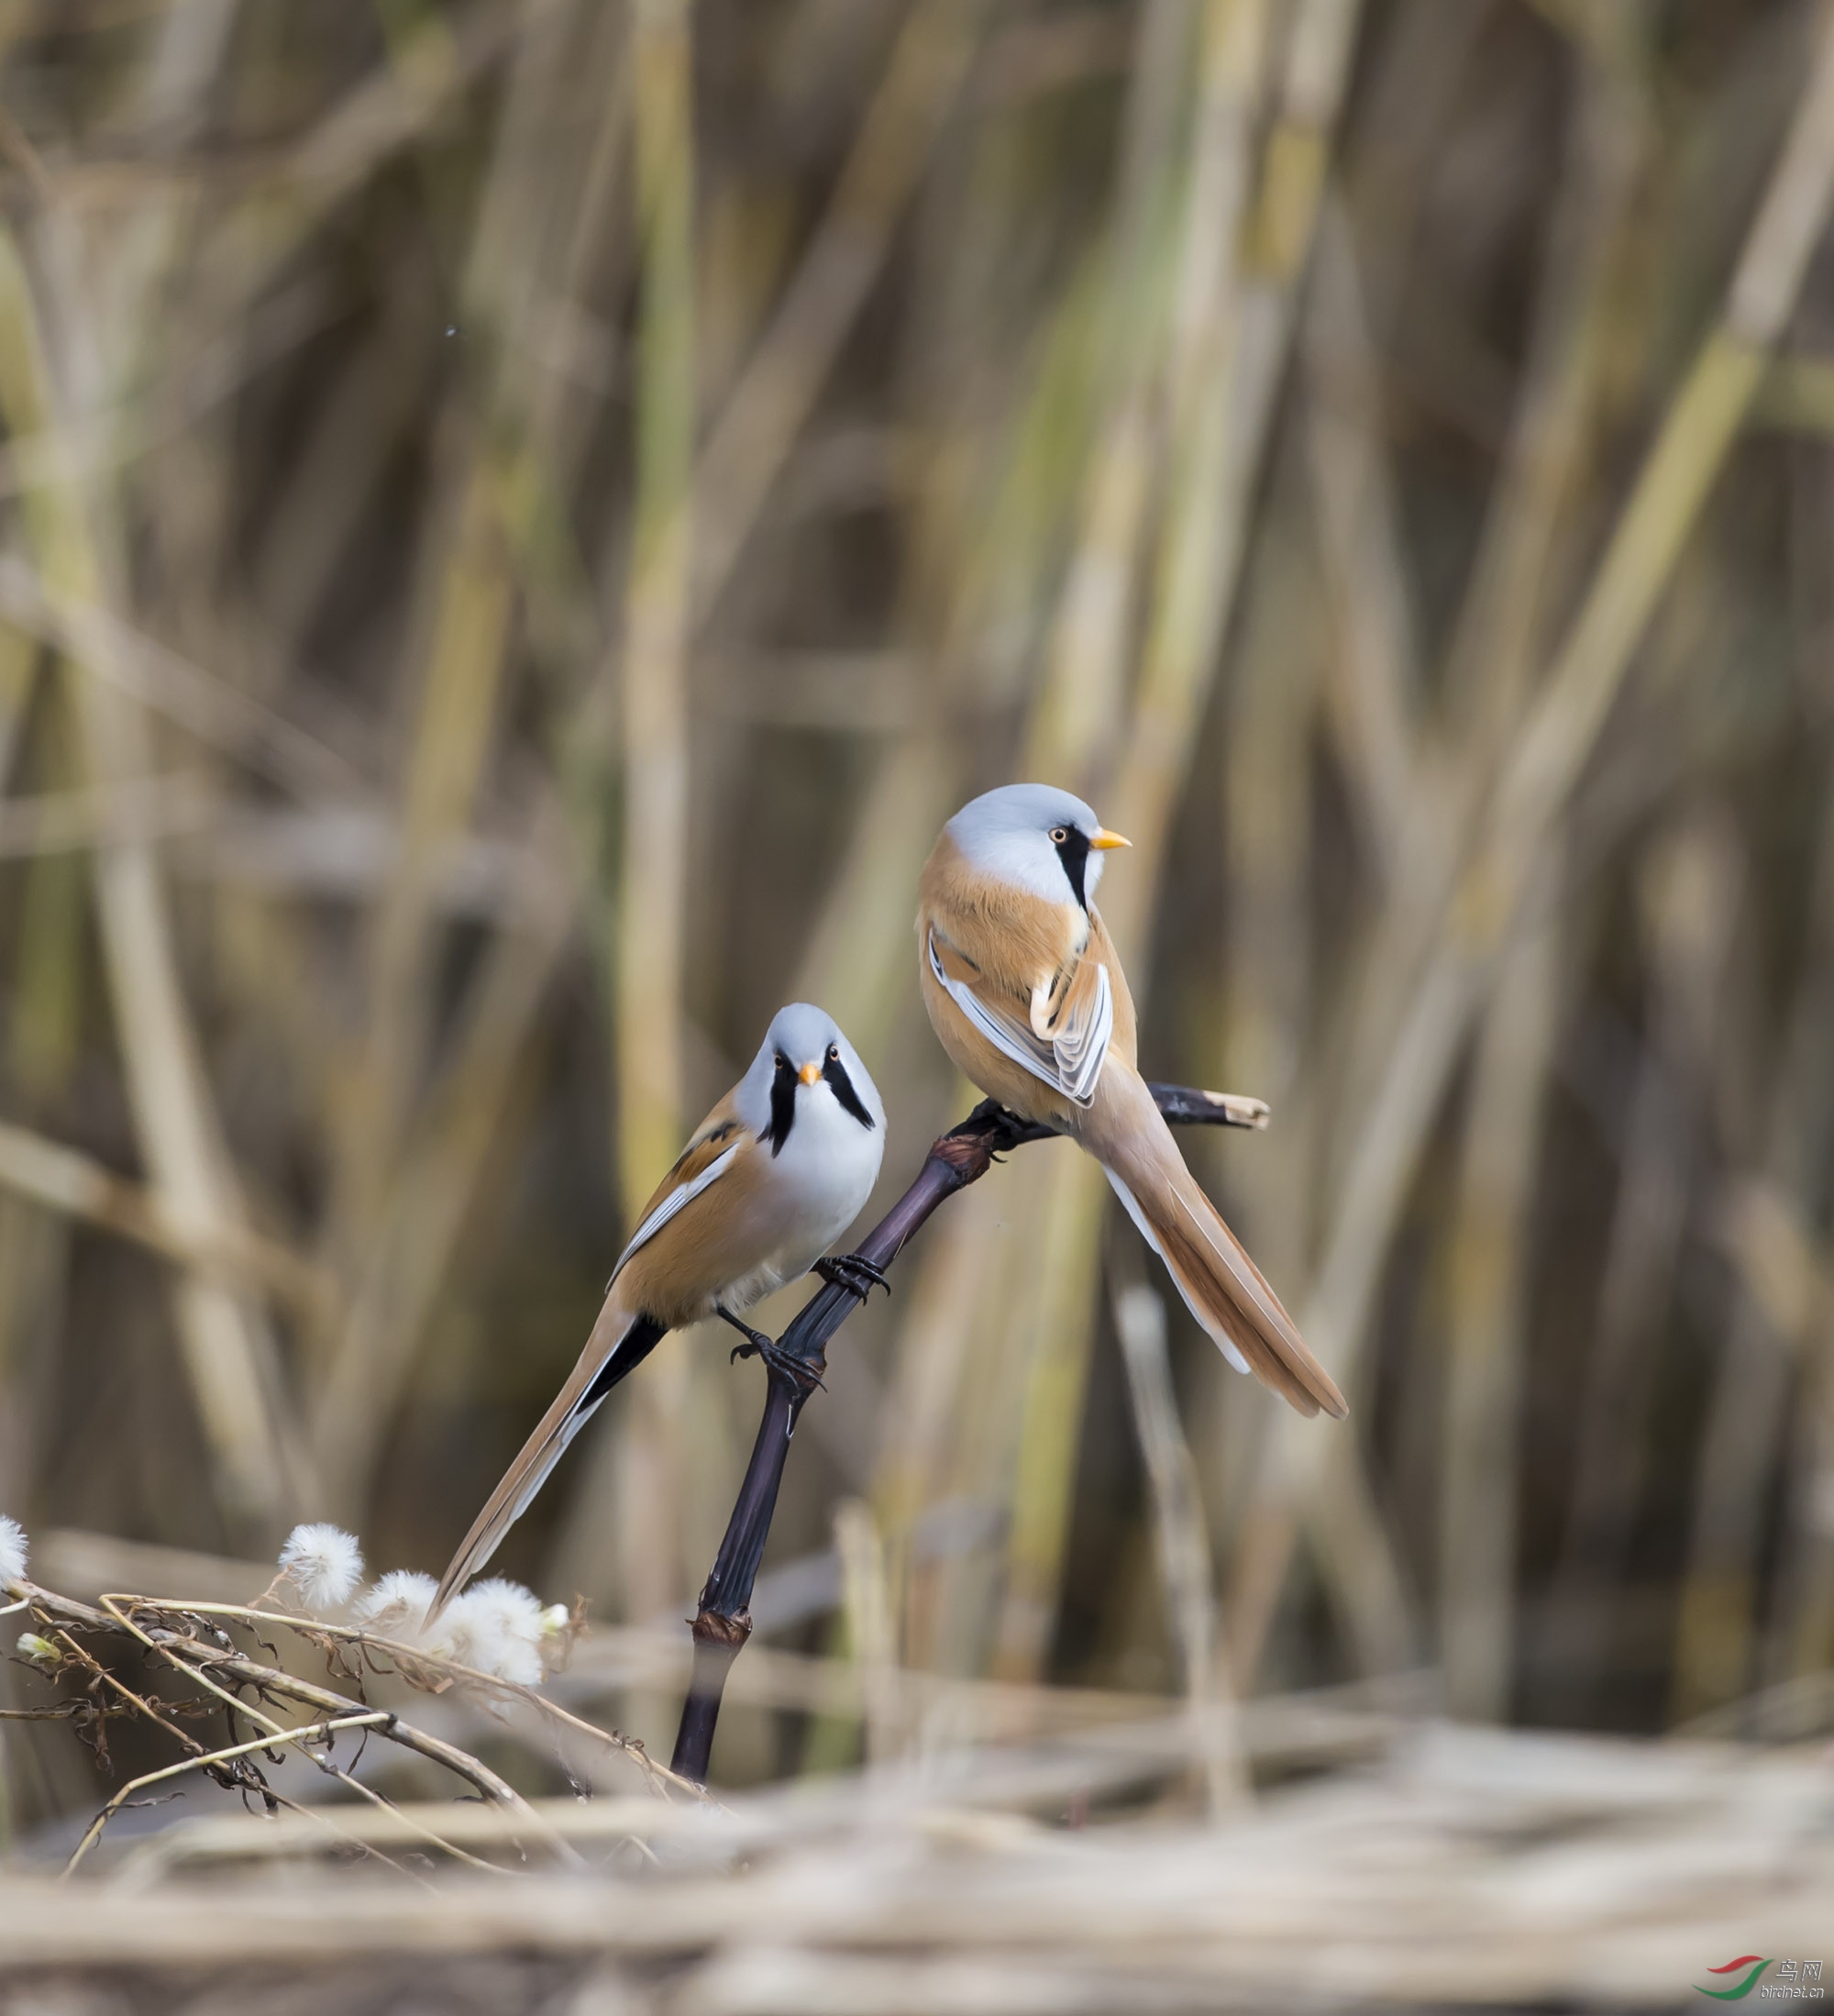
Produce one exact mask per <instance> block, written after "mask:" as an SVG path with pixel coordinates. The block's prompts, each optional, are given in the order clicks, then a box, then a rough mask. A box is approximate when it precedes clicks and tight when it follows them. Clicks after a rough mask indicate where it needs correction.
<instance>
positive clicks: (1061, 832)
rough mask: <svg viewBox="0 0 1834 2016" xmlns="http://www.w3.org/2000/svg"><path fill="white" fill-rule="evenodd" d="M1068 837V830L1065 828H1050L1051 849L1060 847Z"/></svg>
mask: <svg viewBox="0 0 1834 2016" xmlns="http://www.w3.org/2000/svg"><path fill="white" fill-rule="evenodd" d="M1069 836H1070V829H1069V828H1068V827H1067V826H1053V827H1052V828H1051V845H1052V846H1053V847H1062V846H1063V844H1064V842H1065V841H1066V840H1067V839H1068V838H1069Z"/></svg>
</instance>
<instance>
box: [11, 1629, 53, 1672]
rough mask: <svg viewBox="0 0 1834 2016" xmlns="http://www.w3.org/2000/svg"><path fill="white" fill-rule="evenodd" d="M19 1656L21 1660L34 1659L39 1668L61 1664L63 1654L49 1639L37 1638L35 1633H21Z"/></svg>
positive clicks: (37, 1635)
mask: <svg viewBox="0 0 1834 2016" xmlns="http://www.w3.org/2000/svg"><path fill="white" fill-rule="evenodd" d="M19 1656H20V1657H21V1658H22V1659H35V1660H37V1661H38V1663H39V1665H40V1666H61V1665H62V1664H63V1654H62V1653H61V1652H60V1651H59V1650H58V1648H57V1647H56V1646H55V1645H53V1644H52V1643H51V1642H50V1639H49V1638H41V1637H39V1634H38V1633H37V1632H36V1631H22V1632H21V1633H20V1634H19Z"/></svg>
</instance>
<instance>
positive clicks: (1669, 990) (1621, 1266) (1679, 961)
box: [1562, 807, 1745, 1685]
mask: <svg viewBox="0 0 1834 2016" xmlns="http://www.w3.org/2000/svg"><path fill="white" fill-rule="evenodd" d="M1744 875H1745V870H1744V864H1743V863H1742V861H1741V860H1740V857H1739V852H1738V839H1737V835H1736V832H1735V830H1734V829H1733V828H1731V827H1730V825H1729V823H1728V821H1727V819H1726V817H1725V815H1724V814H1723V812H1722V811H1721V810H1720V808H1718V807H1703V808H1700V809H1699V810H1698V811H1697V812H1695V813H1692V814H1684V815H1683V818H1682V821H1681V823H1680V825H1679V826H1678V829H1677V830H1674V831H1672V832H1669V833H1663V834H1658V835H1657V836H1656V837H1655V839H1654V841H1653V842H1652V848H1651V855H1650V858H1649V859H1648V860H1647V862H1646V864H1645V867H1644V871H1643V874H1642V877H1641V891H1640V894H1641V898H1642V905H1641V907H1642V910H1643V928H1644V931H1645V933H1646V934H1647V937H1648V940H1649V951H1648V958H1647V968H1648V972H1649V984H1650V993H1651V999H1650V1002H1649V1008H1648V1014H1647V1021H1648V1029H1649V1035H1648V1039H1647V1047H1646V1048H1645V1050H1644V1053H1643V1057H1642V1059H1641V1065H1640V1069H1639V1071H1638V1075H1637V1080H1636V1082H1635V1084H1634V1086H1633V1087H1632V1089H1631V1092H1630V1113H1629V1117H1628V1120H1627V1123H1626V1128H1625V1143H1624V1151H1623V1156H1622V1158H1621V1174H1620V1177H1619V1185H1618V1195H1617V1200H1616V1203H1615V1206H1614V1211H1613V1217H1612V1224H1611V1233H1610V1243H1609V1246H1608V1251H1607V1256H1606V1263H1605V1277H1604V1280H1603V1282H1602V1284H1601V1286H1600V1289H1599V1306H1598V1319H1597V1324H1596V1331H1595V1342H1594V1346H1593V1353H1592V1360H1591V1363H1590V1365H1589V1366H1588V1368H1587V1371H1586V1381H1585V1390H1583V1392H1582V1393H1581V1395H1580V1404H1579V1410H1578V1434H1577V1437H1576V1447H1575V1453H1574V1476H1573V1483H1572V1489H1571V1497H1570V1501H1569V1510H1568V1521H1569V1523H1568V1525H1567V1529H1566V1534H1565V1537H1564V1548H1563V1556H1562V1576H1563V1581H1564V1584H1565V1592H1566V1593H1567V1594H1568V1595H1569V1597H1570V1598H1574V1599H1580V1600H1583V1598H1582V1593H1581V1592H1583V1591H1586V1590H1592V1591H1595V1592H1596V1591H1597V1590H1602V1589H1605V1588H1608V1587H1610V1586H1611V1585H1612V1584H1614V1583H1615V1582H1617V1581H1618V1580H1619V1578H1620V1575H1621V1569H1622V1563H1623V1560H1624V1558H1625V1556H1626V1553H1627V1551H1628V1549H1629V1546H1630V1538H1631V1534H1632V1530H1633V1527H1634V1523H1635V1521H1636V1517H1637V1513H1638V1510H1639V1506H1640V1503H1641V1498H1642V1495H1643V1492H1644V1490H1645V1489H1646V1487H1647V1482H1648V1477H1649V1471H1650V1467H1651V1459H1652V1455H1653V1453H1654V1452H1653V1450H1652V1426H1651V1421H1650V1410H1651V1405H1652V1395H1653V1391H1654V1388H1655V1382H1656V1358H1655V1355H1656V1352H1657V1350H1658V1349H1659V1343H1658V1339H1659V1336H1660V1334H1661V1326H1662V1324H1663V1318H1664V1317H1665V1316H1666V1314H1667V1313H1668V1311H1669V1306H1670V1300H1669V1298H1670V1296H1671V1295H1672V1294H1673V1292H1674V1288H1673V1284H1674V1280H1675V1278H1676V1267H1677V1263H1678V1260H1679V1257H1680V1254H1681V1250H1682V1245H1683V1239H1684V1235H1685V1220H1686V1213H1687V1207H1688V1192H1689V1189H1690V1183H1689V1175H1690V1171H1691V1169H1693V1167H1694V1166H1695V1165H1696V1162H1697V1161H1698V1159H1699V1157H1700V1145H1699V1140H1700V1135H1701V1134H1702V1132H1703V1130H1704V1128H1705V1126H1706V1124H1707V1120H1706V1116H1704V1115H1701V1114H1698V1113H1694V1112H1692V1111H1690V1110H1689V1108H1688V1107H1687V1106H1686V1105H1685V1104H1682V1103H1681V1102H1679V1101H1678V1099H1677V1096H1676V1093H1675V1091H1674V1087H1675V1086H1677V1085H1688V1084H1696V1083H1699V1082H1700V1081H1701V1071H1702V1066H1703V1065H1704V1063H1705V1062H1706V1060H1707V1058H1709V1057H1710V1056H1711V1054H1712V1052H1713V1049H1714V1047H1715V1045H1716V1044H1717V1043H1718V1040H1719V1039H1720V1032H1721V1030H1722V1029H1723V1026H1724V1013H1723V1003H1724V1001H1725V996H1726V991H1727V982H1728V977H1729V966H1730V961H1731V958H1732V954H1733V948H1734V945H1735V937H1734V933H1735V929H1736V925H1737V922H1738V916H1739V912H1740V908H1741V907H1742V884H1743V881H1744ZM1589 1614H1590V1615H1591V1616H1592V1617H1593V1618H1594V1620H1595V1629H1596V1630H1608V1628H1609V1617H1608V1612H1607V1611H1606V1609H1605V1607H1604V1606H1603V1605H1595V1606H1593V1607H1592V1609H1591V1610H1590V1612H1589ZM1607 1659H1608V1648H1607V1647H1606V1646H1605V1645H1600V1644H1598V1643H1596V1639H1595V1641H1594V1642H1593V1643H1591V1644H1590V1645H1585V1647H1584V1649H1583V1650H1582V1652H1581V1655H1580V1656H1579V1657H1578V1658H1577V1659H1576V1660H1575V1661H1574V1663H1575V1664H1576V1665H1578V1666H1579V1667H1581V1669H1582V1674H1581V1676H1580V1678H1581V1684H1585V1680H1586V1679H1588V1678H1589V1679H1590V1680H1591V1681H1592V1683H1593V1684H1595V1685H1596V1680H1597V1678H1598V1676H1599V1674H1600V1672H1601V1670H1602V1668H1603V1667H1605V1665H1606V1664H1607Z"/></svg>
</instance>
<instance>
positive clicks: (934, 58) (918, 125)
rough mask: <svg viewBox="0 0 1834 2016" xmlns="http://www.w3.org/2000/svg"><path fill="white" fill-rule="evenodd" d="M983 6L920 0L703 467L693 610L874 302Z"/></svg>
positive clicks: (711, 593)
mask: <svg viewBox="0 0 1834 2016" xmlns="http://www.w3.org/2000/svg"><path fill="white" fill-rule="evenodd" d="M979 28H980V12H979V10H978V8H976V7H974V6H969V5H966V4H964V0H914V4H913V5H911V6H910V7H909V8H908V9H907V10H906V13H905V18H904V22H903V25H902V27H901V28H900V30H899V35H898V39H897V41H896V42H895V43H894V44H893V47H892V50H891V54H890V57H889V60H888V61H887V63H886V68H885V74H884V76H883V77H882V79H881V80H880V82H879V85H878V91H877V92H876V93H875V94H874V95H873V98H872V100H871V102H870V104H868V105H867V108H866V111H865V114H864V116H862V118H861V120H860V125H859V130H858V134H857V136H856V139H855V142H854V146H853V150H852V151H851V153H850V154H849V155H848V158H847V161H846V163H845V166H844V168H843V169H842V171H841V177H840V181H839V183H838V184H837V185H836V187H835V191H834V197H833V200H832V202H831V204H830V205H829V208H828V211H827V213H826V215H825V216H823V220H822V222H821V223H820V224H819V225H818V226H817V227H816V229H815V235H814V238H813V239H812V242H811V244H810V247H809V249H808V251H807V252H805V253H804V254H803V257H802V259H801V263H800V264H799V266H798V268H797V270H796V272H795V274H794V275H793V277H792V278H791V280H790V285H789V287H788V288H787V290H786V291H785V293H784V295H783V298H782V300H781V301H780V302H779V305H778V307H777V310H776V313H775V314H774V315H773V316H772V317H771V320H770V325H769V327H768V328H767V329H766V330H765V332H764V334H763V336H762V337H761V338H759V340H758V343H757V349H755V350H754V352H753V355H752V359H751V361H750V363H749V364H747V365H746V369H745V371H744V372H743V373H742V374H741V376H740V378H739V381H738V382H737V384H736V385H735V387H734V388H733V391H732V393H731V394H730V396H729V397H728V399H727V401H726V404H725V406H724V409H723V411H722V412H721V414H720V415H719V418H718V419H717V420H716V421H715V422H714V424H713V429H712V431H711V433H710V434H709V436H708V439H707V445H706V447H705V449H703V450H702V458H701V460H700V463H699V465H698V466H697V468H696V470H695V473H694V495H695V504H696V514H697V518H698V520H699V525H700V529H699V535H698V537H697V540H696V545H695V552H694V560H693V568H694V588H693V600H694V610H695V613H696V615H698V616H700V617H701V618H702V620H704V618H705V616H706V615H707V613H708V612H709V611H710V610H711V609H712V607H713V604H714V603H716V602H717V601H718V600H719V597H720V593H721V591H722V589H723V588H724V585H725V582H726V580H727V577H728V576H729V575H730V574H731V572H732V570H733V568H734V566H735V563H736V561H737V559H738V557H739V554H740V552H741V550H742V549H743V548H744V546H745V543H746V539H747V538H748V537H750V534H751V531H752V528H753V526H755V525H756V523H757V517H758V514H759V513H760V511H761V510H762V509H763V506H764V504H765V501H766V499H767V498H768V495H769V493H770V489H771V486H772V484H773V483H774V482H776V480H777V476H778V472H779V470H780V469H781V467H782V465H783V463H784V460H785V459H786V458H787V456H788V455H789V452H790V447H791V444H792V443H793V442H794V441H795V439H796V437H797V435H798V434H799V433H800V432H801V429H802V426H803V425H804V423H805V422H806V421H807V419H808V417H809V413H810V409H811V408H812V405H813V404H814V402H815V396H816V394H817V393H819V392H820V390H821V388H822V384H823V380H824V379H825V378H826V377H827V375H828V372H829V371H830V370H831V369H832V368H833V365H834V358H835V355H836V353H837V351H838V350H839V349H840V346H841V344H842V342H843V340H844V339H845V337H846V334H847V332H848V330H849V329H850V328H851V327H853V323H854V320H855V317H856V316H857V315H858V313H859V311H860V309H861V307H862V306H863V305H864V304H865V301H866V297H867V294H868V292H869V291H870V289H871V286H872V283H873V282H874V280H875V279H876V278H877V277H878V271H879V269H880V267H881V265H882V263H883V261H884V260H885V256H886V252H887V249H888V248H889V243H890V238H891V234H892V232H893V230H894V229H895V227H896V226H897V224H898V222H899V219H900V216H902V214H903V211H904V208H905V205H907V203H908V202H909V201H910V198H911V192H912V190H913V188H914V187H915V186H916V183H917V180H918V178H919V176H920V175H921V174H922V172H923V168H924V166H925V165H926V163H927V161H928V160H929V156H930V150H931V149H932V147H934V144H935V141H936V138H937V136H938V134H939V133H940V132H941V130H942V127H943V122H944V120H945V117H946V116H947V114H948V111H949V107H950V105H951V104H952V103H953V101H954V98H955V95H956V91H957V89H958V88H959V86H960V84H961V81H962V77H963V75H964V74H965V72H966V71H967V64H968V61H969V59H970V58H971V56H972V55H973V53H974V50H975V45H976V42H977V40H978V34H979Z"/></svg>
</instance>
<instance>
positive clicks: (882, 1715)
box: [834, 1498, 903, 1764]
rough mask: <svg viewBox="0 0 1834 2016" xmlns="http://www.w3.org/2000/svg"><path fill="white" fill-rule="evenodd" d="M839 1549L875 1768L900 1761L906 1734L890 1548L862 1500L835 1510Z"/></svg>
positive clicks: (848, 1630)
mask: <svg viewBox="0 0 1834 2016" xmlns="http://www.w3.org/2000/svg"><path fill="white" fill-rule="evenodd" d="M834 1546H835V1549H836V1551H837V1552H838V1553H839V1555H840V1557H841V1612H842V1616H843V1618H844V1619H845V1627H846V1636H847V1645H848V1649H849V1651H850V1652H851V1654H852V1656H853V1658H854V1660H855V1662H856V1664H857V1665H858V1667H859V1673H860V1696H861V1700H862V1704H863V1706H864V1709H865V1716H864V1722H865V1729H864V1734H865V1739H866V1740H865V1753H866V1761H867V1763H868V1764H872V1763H875V1762H877V1761H878V1760H880V1759H882V1758H886V1757H889V1756H896V1755H897V1753H898V1749H899V1745H900V1737H901V1735H902V1734H903V1731H902V1728H901V1726H900V1722H899V1720H898V1712H897V1697H896V1693H895V1691H894V1684H895V1683H894V1682H893V1679H892V1676H893V1672H894V1669H895V1668H896V1667H897V1664H898V1638H897V1630H896V1620H895V1618H894V1615H893V1612H892V1607H891V1589H890V1583H889V1579H888V1578H887V1575H886V1560H885V1547H884V1544H883V1543H882V1541H881V1540H880V1538H879V1534H878V1524H877V1523H876V1522H875V1521H874V1519H873V1516H872V1508H871V1507H870V1506H869V1505H867V1503H866V1502H865V1501H863V1500H861V1499H857V1498H849V1499H844V1500H843V1501H841V1503H840V1504H838V1505H837V1506H836V1507H835V1508H834Z"/></svg>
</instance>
